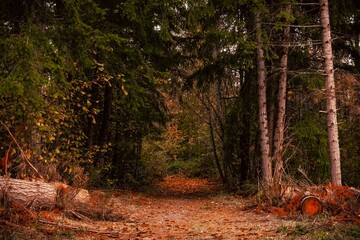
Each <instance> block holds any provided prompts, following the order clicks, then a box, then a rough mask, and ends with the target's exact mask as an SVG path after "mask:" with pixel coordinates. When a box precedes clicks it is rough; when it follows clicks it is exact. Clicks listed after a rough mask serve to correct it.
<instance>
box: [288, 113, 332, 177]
mask: <svg viewBox="0 0 360 240" xmlns="http://www.w3.org/2000/svg"><path fill="white" fill-rule="evenodd" d="M324 122H325V121H324V118H322V116H320V115H318V114H315V113H313V112H307V113H305V114H304V116H303V118H302V119H301V120H300V121H298V122H297V123H295V124H294V125H293V126H292V127H291V130H290V131H291V132H292V133H293V134H294V135H295V139H294V143H293V144H296V146H298V149H296V150H295V151H296V152H295V156H294V157H293V159H291V160H290V161H291V162H288V164H287V165H288V166H289V171H290V172H291V173H293V174H295V173H296V171H297V169H298V168H299V167H300V168H304V169H305V172H307V173H309V174H310V177H311V178H312V179H313V180H314V181H318V180H320V182H323V181H325V180H327V179H328V178H329V164H330V163H329V156H328V148H327V132H326V128H324V126H326V125H325V124H324ZM295 142H296V143H295Z"/></svg>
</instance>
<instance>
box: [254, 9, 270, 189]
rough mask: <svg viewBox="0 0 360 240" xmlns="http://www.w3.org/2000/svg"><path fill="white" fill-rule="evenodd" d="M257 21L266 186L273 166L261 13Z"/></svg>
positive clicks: (262, 152) (262, 143)
mask: <svg viewBox="0 0 360 240" xmlns="http://www.w3.org/2000/svg"><path fill="white" fill-rule="evenodd" d="M255 21H256V23H255V24H256V25H255V26H256V42H257V51H256V53H257V82H258V104H259V124H260V148H261V167H262V175H263V181H264V184H265V187H266V188H269V187H270V186H271V184H272V168H271V158H270V144H269V129H268V117H267V107H266V104H267V103H266V67H265V57H264V50H263V43H262V39H261V20H260V16H259V14H256V16H255Z"/></svg>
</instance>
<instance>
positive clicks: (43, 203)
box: [0, 177, 57, 209]
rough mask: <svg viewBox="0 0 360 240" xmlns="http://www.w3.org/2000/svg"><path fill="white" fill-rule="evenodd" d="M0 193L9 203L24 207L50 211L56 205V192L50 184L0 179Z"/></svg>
mask: <svg viewBox="0 0 360 240" xmlns="http://www.w3.org/2000/svg"><path fill="white" fill-rule="evenodd" d="M0 192H1V197H3V196H5V197H4V198H6V199H7V200H9V202H14V203H17V204H20V205H22V206H25V207H34V208H47V209H49V208H50V209H51V208H54V207H55V205H56V199H57V191H56V188H55V186H53V185H52V184H50V183H42V182H29V181H24V180H19V179H11V178H4V177H0ZM3 201H4V200H3Z"/></svg>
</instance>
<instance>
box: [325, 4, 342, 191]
mask: <svg viewBox="0 0 360 240" xmlns="http://www.w3.org/2000/svg"><path fill="white" fill-rule="evenodd" d="M320 8H321V9H320V12H321V25H322V42H323V52H324V58H325V90H326V111H327V128H328V144H329V156H330V168H331V169H330V173H331V182H332V183H333V184H335V185H338V186H340V185H341V167H340V148H339V134H338V124H337V116H336V96H335V80H334V63H333V55H332V47H331V33H330V19H329V3H328V0H320Z"/></svg>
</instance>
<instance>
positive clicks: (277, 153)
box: [273, 4, 291, 181]
mask: <svg viewBox="0 0 360 240" xmlns="http://www.w3.org/2000/svg"><path fill="white" fill-rule="evenodd" d="M285 11H286V12H287V13H288V14H290V13H291V5H290V4H288V5H286V8H285ZM289 38H290V25H287V26H286V27H285V29H284V40H283V43H284V47H283V53H282V56H281V59H280V69H281V74H280V79H279V92H278V104H279V106H278V116H277V121H276V128H275V136H274V154H273V156H274V161H275V169H274V178H275V180H276V181H279V180H280V178H281V174H282V172H283V169H284V159H283V153H284V149H283V148H284V131H285V114H286V86H287V71H288V53H289V44H290V42H289Z"/></svg>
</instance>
